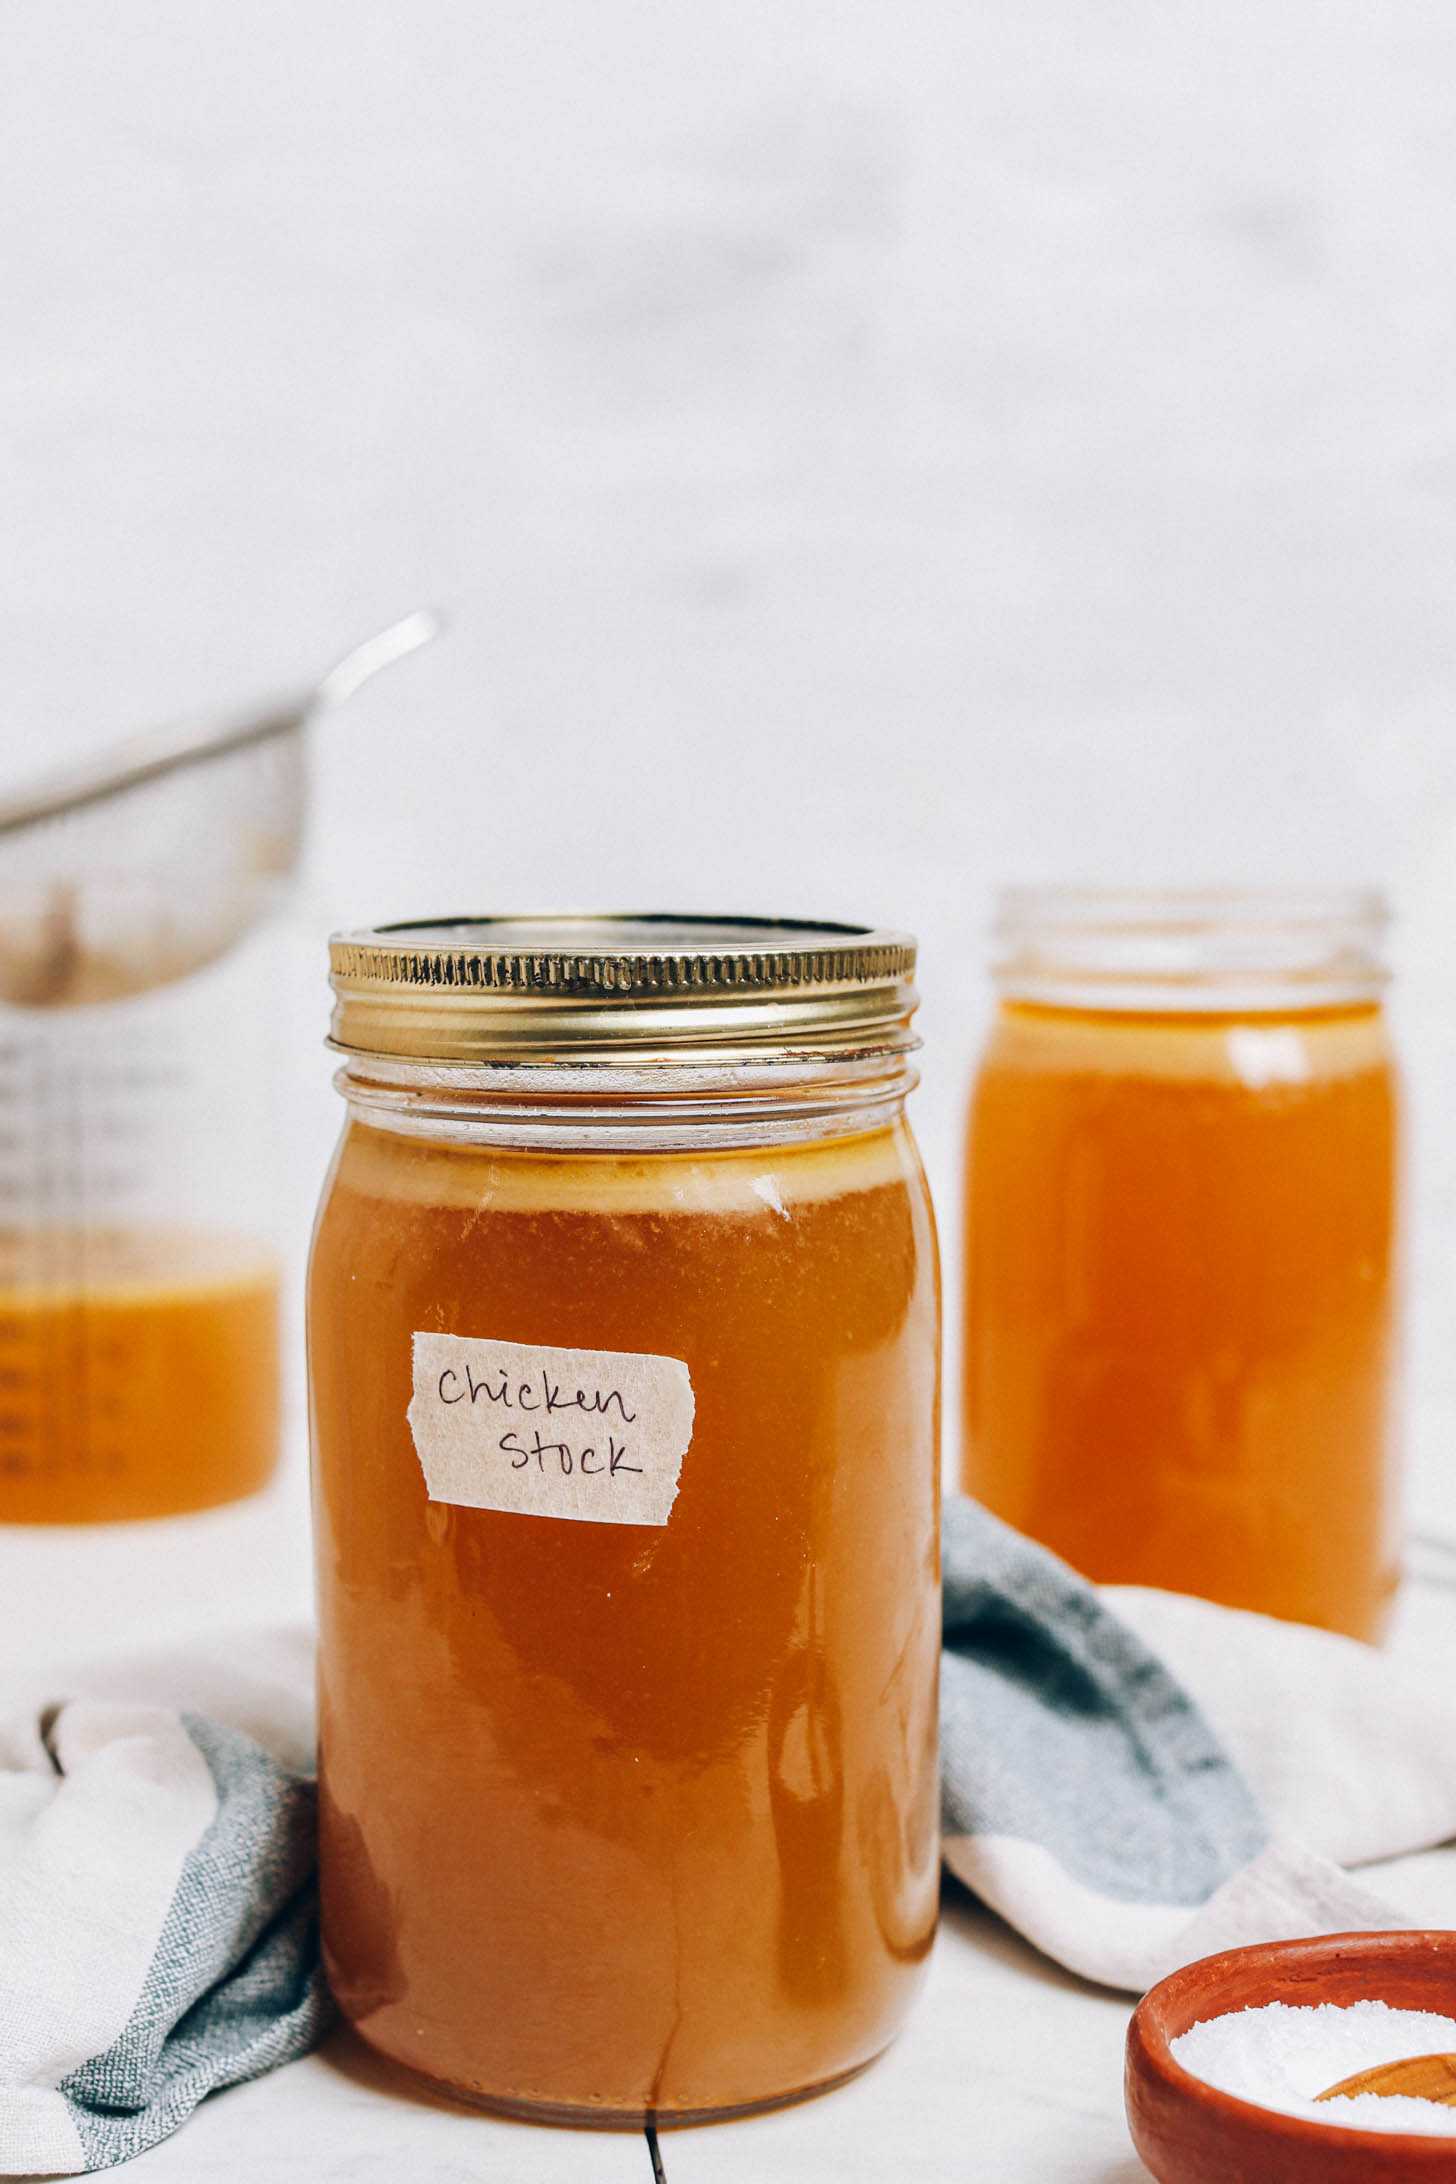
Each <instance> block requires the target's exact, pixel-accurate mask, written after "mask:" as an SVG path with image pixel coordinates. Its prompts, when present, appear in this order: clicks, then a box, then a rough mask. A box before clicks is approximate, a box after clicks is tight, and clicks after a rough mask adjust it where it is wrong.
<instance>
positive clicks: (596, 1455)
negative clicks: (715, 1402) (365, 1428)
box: [409, 1334, 693, 1524]
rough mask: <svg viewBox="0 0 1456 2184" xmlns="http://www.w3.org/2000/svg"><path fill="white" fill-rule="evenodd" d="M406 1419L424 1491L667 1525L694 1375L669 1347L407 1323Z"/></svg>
mask: <svg viewBox="0 0 1456 2184" xmlns="http://www.w3.org/2000/svg"><path fill="white" fill-rule="evenodd" d="M409 1425H410V1432H411V1433H412V1434H413V1435H414V1443H415V1452H416V1454H417V1455H418V1457H419V1459H420V1468H421V1470H422V1471H423V1472H424V1474H425V1488H426V1491H427V1492H428V1494H429V1497H430V1500H431V1501H437V1502H456V1503H459V1504H460V1505H461V1506H462V1507H464V1508H466V1509H504V1510H513V1511H515V1512H516V1513H517V1514H518V1515H521V1516H530V1517H574V1518H576V1519H578V1520H579V1521H580V1522H582V1523H586V1524H666V1522H667V1520H668V1518H669V1516H670V1515H671V1514H672V1505H673V1503H674V1501H675V1500H676V1499H677V1485H678V1476H679V1473H680V1472H681V1470H682V1460H683V1457H684V1455H685V1454H686V1452H687V1447H688V1443H689V1442H690V1441H691V1440H692V1437H693V1384H692V1381H691V1379H690V1378H689V1375H688V1369H687V1366H686V1365H685V1364H684V1363H683V1361H682V1359H681V1358H678V1357H651V1356H647V1355H644V1354H643V1353H641V1352H639V1351H636V1350H553V1349H547V1348H545V1347H543V1346H542V1345H540V1344H538V1343H523V1342H492V1341H489V1340H487V1339H486V1338H485V1337H484V1336H476V1335H432V1334H417V1335H416V1336H415V1338H414V1394H413V1396H412V1397H411V1400H410V1407H409Z"/></svg>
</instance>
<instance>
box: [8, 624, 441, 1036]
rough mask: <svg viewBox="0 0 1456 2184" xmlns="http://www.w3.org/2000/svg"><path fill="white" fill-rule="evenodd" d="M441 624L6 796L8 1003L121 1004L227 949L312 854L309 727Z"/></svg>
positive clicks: (361, 649)
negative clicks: (281, 694)
mask: <svg viewBox="0 0 1456 2184" xmlns="http://www.w3.org/2000/svg"><path fill="white" fill-rule="evenodd" d="M438 627H439V624H438V621H437V618H436V617H435V616H434V615H433V614H430V613H427V612H425V611H423V610H420V611H417V612H415V613H414V614H410V615H407V616H406V617H405V618H404V620H403V621H399V622H394V623H392V624H391V625H390V627H389V628H388V629H384V630H380V631H379V632H378V634H377V635H376V636H373V637H370V638H368V639H366V640H365V642H364V643H363V644H360V645H356V646H355V647H354V649H353V650H352V651H351V652H348V653H346V654H345V655H344V657H343V658H342V659H341V660H339V661H338V662H337V663H336V664H335V665H334V666H333V667H331V668H330V669H329V671H328V673H327V674H326V675H324V676H322V677H321V678H320V679H319V681H317V682H316V683H314V684H313V685H311V686H310V687H309V688H308V689H306V690H303V691H301V692H296V693H294V694H293V695H291V696H288V697H285V698H281V699H278V700H276V701H274V702H271V703H269V704H266V705H262V706H255V707H252V708H249V709H247V710H245V711H242V712H237V713H230V714H226V715H223V716H221V717H217V716H212V717H208V718H206V719H201V720H197V719H194V720H188V721H183V722H180V723H177V724H175V725H173V726H170V727H167V728H163V729H159V730H156V731H154V732H153V733H151V734H149V735H145V736H140V737H136V738H133V739H132V740H130V741H129V742H127V743H124V744H121V745H119V746H116V747H114V748H113V749H111V750H109V751H107V752H106V753H104V754H103V756H102V757H101V758H99V759H96V760H92V761H90V762H89V763H87V764H86V765H84V766H81V767H77V768H75V769H73V770H70V771H68V772H66V773H64V774H57V775H54V776H52V777H50V778H49V779H46V780H43V781H39V782H37V783H36V784H34V786H32V787H30V788H28V789H26V790H24V791H22V792H21V793H19V794H18V795H15V796H13V797H11V798H8V799H5V800H0V1002H8V1003H9V1004H11V1005H12V1006H15V1007H21V1008H31V1009H58V1008H67V1007H76V1006H79V1005H82V1004H86V1003H91V1002H97V1001H113V1000H120V999H122V998H123V997H125V996H127V995H129V994H138V993H144V992H146V991H148V990H149V989H150V988H152V987H154V986H161V985H165V984H167V983H168V982H169V981H171V980H173V979H177V978H181V977H183V976H184V975H185V974H186V973H187V972H189V971H193V970H198V969H200V968H201V967H202V966H203V965H204V964H207V963H211V962H212V961H213V960H214V959H215V958H216V957H218V956H220V955H222V954H224V953H225V951H226V950H227V949H228V948H230V947H231V946H232V944H233V942H234V941H236V940H238V939H240V938H241V937H242V935H243V934H244V933H245V932H246V931H247V930H248V928H249V927H250V926H251V925H252V924H254V923H255V922H256V920H257V919H258V918H259V917H260V916H261V915H262V914H263V912H264V910H265V909H266V908H267V906H268V904H269V902H270V900H271V899H272V897H273V894H274V892H275V890H276V887H277V883H278V882H279V880H280V879H282V878H283V877H284V876H285V875H286V874H287V873H288V872H289V871H291V870H292V868H293V865H294V863H295V862H296V860H297V856H298V851H299V846H300V841H301V836H302V828H303V812H304V748H303V745H304V737H303V730H304V728H305V725H306V724H307V722H308V721H310V720H311V719H312V718H313V717H314V716H315V715H316V714H318V713H320V712H322V711H324V710H325V709H327V708H329V707H332V706H335V705H338V704H341V703H342V702H343V700H344V699H345V698H347V697H349V696H350V695H351V694H352V693H353V692H354V691H355V690H357V689H358V688H359V686H360V685H361V684H362V683H365V682H367V681H368V680H369V678H370V676H371V675H374V674H376V673H377V672H378V671H379V669H380V668H382V667H388V666H389V665H390V664H391V663H392V662H393V661H395V660H399V659H403V658H404V656H405V655H406V653H410V652H413V651H415V650H416V649H417V648H418V647H419V646H421V645H423V644H427V643H428V642H429V640H430V639H431V638H432V637H433V636H434V635H435V633H436V631H437V629H438Z"/></svg>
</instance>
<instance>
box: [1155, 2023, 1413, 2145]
mask: <svg viewBox="0 0 1456 2184" xmlns="http://www.w3.org/2000/svg"><path fill="white" fill-rule="evenodd" d="M1168 2045H1169V2047H1170V2048H1171V2050H1172V2053H1173V2056H1174V2059H1175V2060H1176V2061H1177V2062H1179V2063H1181V2064H1182V2066H1183V2068H1184V2069H1185V2070H1186V2071H1189V2072H1190V2073H1191V2074H1192V2076H1193V2077H1195V2078H1202V2079H1203V2081H1204V2083H1205V2084H1207V2085H1213V2086H1217V2087H1218V2089H1219V2091H1220V2092H1221V2093H1232V2094H1234V2095H1235V2096H1236V2097H1237V2098H1238V2099H1239V2100H1241V2101H1252V2102H1253V2103H1254V2104H1255V2106H1256V2107H1259V2108H1274V2109H1277V2110H1278V2111H1279V2112H1280V2114H1281V2115H1285V2116H1308V2117H1309V2118H1310V2120H1311V2122H1314V2123H1332V2124H1345V2125H1349V2126H1351V2127H1353V2128H1355V2129H1358V2130H1361V2131H1424V2132H1427V2133H1429V2134H1436V2133H1444V2134H1445V2135H1447V2136H1448V2137H1456V2108H1447V2107H1446V2106H1445V2105H1444V2104H1443V2103H1442V2102H1440V2101H1424V2100H1417V2099H1414V2098H1412V2097H1411V2096H1409V2095H1406V2094H1383V2093H1358V2094H1355V2095H1354V2096H1353V2097H1352V2096H1351V2095H1349V2094H1342V2095H1341V2096H1340V2097H1339V2099H1338V2100H1333V2101H1316V2099H1315V2095H1316V2094H1317V2093H1322V2092H1323V2091H1324V2089H1325V2087H1326V2086H1330V2085H1338V2084H1339V2083H1340V2081H1341V2080H1342V2079H1344V2078H1353V2077H1354V2075H1355V2073H1356V2071H1359V2070H1371V2069H1373V2068H1374V2067H1375V2065H1376V2064H1377V2063H1394V2062H1398V2061H1401V2060H1403V2059H1404V2058H1405V2057H1406V2056H1410V2055H1452V2054H1456V2018H1452V2017H1437V2016H1434V2015H1433V2014H1432V2013H1431V2012H1430V2011H1427V2010H1397V2009H1392V2008H1391V2007H1390V2004H1389V2003H1388V2002H1352V2003H1350V2004H1349V2006H1348V2007H1347V2008H1344V2009H1341V2008H1340V2007H1339V2006H1338V2005H1337V2004H1336V2003H1333V2002H1321V2003H1318V2004H1317V2005H1315V2006H1313V2007H1310V2006H1307V2005H1304V2004H1296V2003H1288V2002H1268V2003H1265V2005H1264V2007H1263V2008H1262V2009H1254V2010H1229V2011H1226V2012H1225V2014H1224V2015H1223V2016H1221V2017H1207V2018H1205V2019H1204V2020H1203V2021H1202V2023H1201V2024H1197V2025H1194V2026H1193V2027H1192V2028H1191V2030H1190V2031H1188V2032H1185V2033H1182V2034H1180V2035H1179V2037H1178V2038H1177V2039H1176V2040H1170V2041H1169V2043H1168Z"/></svg>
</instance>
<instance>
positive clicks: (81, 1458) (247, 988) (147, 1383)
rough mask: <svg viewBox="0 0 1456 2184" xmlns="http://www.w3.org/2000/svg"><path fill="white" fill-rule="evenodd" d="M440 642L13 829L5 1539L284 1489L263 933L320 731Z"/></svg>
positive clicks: (2, 809) (388, 641)
mask: <svg viewBox="0 0 1456 2184" xmlns="http://www.w3.org/2000/svg"><path fill="white" fill-rule="evenodd" d="M435 626H436V625H435V623H434V621H433V619H432V618H431V617H429V616H428V615H424V614H416V615H412V616H410V617H408V618H407V620H405V621H403V622H400V623H398V624H395V625H394V626H393V627H392V628H390V629H389V630H386V631H384V632H382V633H381V634H380V635H379V636H378V637H376V638H373V639H371V640H370V641H369V642H368V643H367V644H365V645H363V646H360V647H358V648H357V649H356V650H355V651H354V652H351V653H350V654H349V655H348V656H347V657H346V658H345V659H344V660H342V661H341V662H340V663H339V664H338V665H337V666H336V667H335V668H334V669H332V670H331V671H330V672H329V674H328V675H326V676H325V677H323V678H322V679H321V681H319V682H318V683H317V684H315V685H313V686H311V687H310V688H309V689H307V690H305V691H303V692H301V693H298V694H296V695H294V696H291V697H288V698H285V699H283V700H281V701H278V702H276V703H272V704H269V705H267V706H265V707H261V708H255V709H253V710H251V711H248V712H244V713H240V714H236V715H229V716H226V717H224V718H222V719H213V720H207V721H202V722H197V723H184V724H183V725H182V726H180V727H177V728H172V729H168V730H165V731H162V732H161V733H159V734H154V735H152V736H150V737H147V738H146V739H143V740H139V741H136V742H133V743H131V744H128V745H125V746H123V747H122V748H121V749H119V750H117V751H114V752H112V753H110V754H108V755H107V756H106V757H105V758H104V759H103V760H102V761H101V762H100V763H99V764H95V765H92V766H91V767H88V768H87V769H85V770H83V771H81V772H73V773H71V774H69V775H65V776H58V777H56V778H54V779H52V780H50V781H45V782H41V783H39V784H37V786H36V787H35V788H34V789H32V790H31V791H29V792H28V793H27V794H25V795H24V796H21V797H18V798H16V799H14V800H12V801H11V802H9V803H8V804H3V805H0V1522H10V1523H79V1522H96V1521H100V1520H109V1519H119V1518H141V1517H154V1516H161V1515H168V1514H174V1513H178V1512H181V1511H184V1510H192V1509H201V1508H207V1507H211V1506H213V1505H215V1504H218V1503H222V1502H228V1501H234V1500H237V1499H239V1498H241V1497H242V1496H244V1495H246V1494H249V1493H252V1492H254V1491H256V1490H257V1489H258V1488H260V1487H262V1486H263V1485H265V1484H266V1483H267V1481H268V1479H269V1477H270V1476H271V1474H272V1472H273V1469H274V1467H275V1464H276V1461H277V1455H278V1441H279V1316H280V1315H279V1288H280V1273H281V1269H280V1256H279V1251H278V1247H277V1230H278V1225H279V1221H278V1217H279V1216H280V1215H281V1212H282V1208H281V1207H279V1206H278V1205H277V1202H276V1201H277V1191H276V1187H275V1180H274V1179H275V1177H276V1174H277V1161H276V1157H275V1152H274V1147H273V1144H272V1131H273V1120H274V1117H273V1100H272V1097H271V1081H272V1074H273V1068H274V1064H275V1060H276V1051H275V1049H276V1042H275V1038H274V1027H275V1022H276V1007H275V1004H276V998H277V996H276V979H275V976H274V951H273V947H272V946H271V945H270V939H269V932H270V912H272V911H273V910H274V909H275V907H276V906H277V905H278V903H279V902H280V900H281V898H282V896H283V894H284V891H285V890H286V886H287V882H288V878H289V875H290V874H291V873H292V871H293V869H294V866H295V864H296V861H297V858H298V854H299V850H300V848H301V844H302V838H303V822H304V809H305V793H304V792H305V769H304V748H303V746H304V729H305V727H306V725H307V723H308V721H309V720H310V719H312V718H313V717H314V716H315V715H316V714H317V713H318V712H320V711H321V710H323V709H324V708H325V707H328V706H331V705H333V704H336V703H338V702H340V701H341V700H342V699H343V698H344V697H346V696H348V695H349V694H350V692H351V691H352V690H354V689H357V688H358V687H359V685H360V683H361V682H363V681H364V680H365V679H367V677H368V676H369V675H372V674H373V673H375V672H376V671H377V670H378V669H379V668H380V667H383V666H385V665H387V664H388V663H389V662H390V661H392V660H394V659H398V658H401V657H402V656H403V655H404V654H405V653H407V652H409V651H412V650H414V649H415V647H416V646H418V645H420V644H423V643H425V642H427V641H428V639H429V638H430V637H431V636H432V635H433V634H434V630H435Z"/></svg>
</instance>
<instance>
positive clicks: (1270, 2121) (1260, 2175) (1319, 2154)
mask: <svg viewBox="0 0 1456 2184" xmlns="http://www.w3.org/2000/svg"><path fill="white" fill-rule="evenodd" d="M1361 2001H1377V2002H1388V2003H1389V2004H1390V2006H1391V2008H1392V2009H1400V2010H1433V2011H1435V2012H1436V2013H1437V2014H1438V2015H1439V2016H1442V2017H1456V1933H1440V1932H1423V1931H1419V1930H1407V1931H1405V1932H1401V1933H1392V1934H1321V1935H1319V1936H1317V1937H1316V1938H1315V1939H1314V1940H1312V1941H1273V1942H1265V1943H1263V1944H1262V1945H1261V1946H1260V1947H1258V1948H1254V1949H1226V1950H1225V1951H1224V1952H1223V1953H1222V1955H1220V1956H1211V1957H1203V1958H1201V1959H1200V1961H1199V1962H1198V1963H1197V1964H1187V1965H1185V1966H1184V1967H1183V1969H1182V1971H1180V1972H1174V1973H1172V1974H1171V1975H1170V1977H1169V1978H1167V1979H1163V1980H1160V1981H1159V1982H1158V1984H1157V1986H1156V1987H1153V1988H1151V1989H1150V1990H1149V1992H1148V1993H1147V1994H1145V1995H1144V1996H1143V1999H1142V2001H1141V2002H1140V2003H1139V2004H1138V2006H1137V2008H1136V2009H1135V2010H1134V2012H1133V2018H1132V2023H1131V2024H1130V2025H1129V2026H1128V2029H1127V2070H1126V2078H1125V2092H1126V2099H1127V2120H1128V2127H1129V2129H1130V2130H1131V2132H1132V2140H1133V2144H1134V2146H1136V2148H1137V2150H1138V2153H1139V2154H1140V2155H1141V2157H1142V2159H1143V2162H1144V2163H1145V2165H1146V2166H1147V2167H1148V2168H1149V2169H1150V2170H1151V2171H1152V2173H1153V2175H1154V2176H1155V2177H1157V2178H1158V2180H1159V2184H1347V2180H1348V2184H1406V2180H1407V2179H1410V2178H1416V2177H1431V2178H1434V2177H1442V2178H1444V2179H1445V2180H1446V2184H1456V2138H1437V2137H1433V2136H1432V2137H1428V2136H1427V2135H1426V2134H1425V2133H1424V2132H1414V2131H1410V2132H1407V2131H1401V2132H1391V2131H1353V2130H1351V2129H1349V2128H1348V2126H1346V2125H1343V2124H1330V2125H1328V2126H1326V2125H1324V2124H1319V2123H1314V2122H1312V2121H1310V2120H1308V2119H1307V2118H1306V2117H1304V2116H1281V2115H1279V2114H1278V2113H1277V2112H1276V2111H1275V2110H1273V2109H1269V2108H1256V2107H1255V2106H1254V2104H1253V2102H1252V2101H1241V2100H1237V2099H1236V2098H1235V2097H1234V2095H1233V2094H1232V2093H1220V2092H1219V2091H1218V2089H1217V2088H1216V2087H1215V2086H1211V2085H1206V2084H1205V2083H1204V2081H1203V2080H1202V2079H1201V2078H1195V2077H1194V2076H1193V2075H1192V2074H1191V2072H1189V2071H1186V2070H1184V2069H1183V2067H1182V2065H1181V2064H1180V2063H1176V2062H1175V2061H1174V2060H1173V2057H1172V2054H1171V2052H1170V2050H1169V2046H1168V2043H1169V2041H1170V2040H1176V2039H1177V2038H1178V2036H1179V2034H1180V2033H1185V2032H1187V2031H1189V2030H1190V2029H1191V2028H1192V2027H1193V2026H1194V2025H1196V2024H1198V2023H1200V2022H1201V2021H1202V2020H1203V2019H1204V2018H1206V2017H1219V2016H1222V2014H1223V2013H1224V2011H1226V2010H1248V2009H1259V2008H1262V2007H1263V2005H1264V2004H1265V2003H1266V2002H1289V2003H1294V2004H1303V2005H1305V2006H1309V2007H1312V2006H1313V2005H1314V2004H1316V2003H1319V2002H1336V2003H1339V2004H1341V2005H1342V2006H1345V2005H1348V2004H1349V2003H1351V2002H1361Z"/></svg>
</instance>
